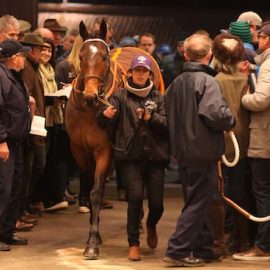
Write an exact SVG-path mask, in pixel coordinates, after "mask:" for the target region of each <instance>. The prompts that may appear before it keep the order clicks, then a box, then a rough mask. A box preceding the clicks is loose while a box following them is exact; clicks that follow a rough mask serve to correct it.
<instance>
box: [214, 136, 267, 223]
mask: <svg viewBox="0 0 270 270" xmlns="http://www.w3.org/2000/svg"><path fill="white" fill-rule="evenodd" d="M229 135H230V137H231V139H232V142H233V146H234V151H235V157H234V160H233V161H232V162H229V161H228V160H227V158H226V157H225V155H222V157H221V158H222V161H223V162H224V164H225V165H226V166H228V167H233V166H235V165H236V164H237V162H238V161H239V155H240V154H239V153H240V150H239V145H238V143H237V140H236V137H235V135H234V133H233V131H229ZM223 186H224V185H223V177H222V169H221V161H219V162H218V189H219V192H220V194H221V196H222V198H223V199H224V200H225V201H226V202H227V203H228V204H229V205H230V206H231V207H233V208H234V209H235V210H236V211H238V212H239V213H240V214H242V215H243V216H244V217H246V218H248V219H250V220H252V221H254V222H267V221H270V215H269V216H266V217H255V216H253V215H252V214H250V213H249V212H247V211H246V210H245V209H243V208H242V207H240V206H239V205H238V204H236V203H235V202H234V201H232V200H231V199H230V198H228V197H227V196H226V195H225V194H224V188H223Z"/></svg>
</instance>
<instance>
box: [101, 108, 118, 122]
mask: <svg viewBox="0 0 270 270" xmlns="http://www.w3.org/2000/svg"><path fill="white" fill-rule="evenodd" d="M116 112H117V110H116V109H115V108H114V107H111V106H109V107H107V108H106V109H105V110H104V111H103V115H104V116H106V117H107V118H110V119H112V118H113V117H114V116H115V114H116Z"/></svg>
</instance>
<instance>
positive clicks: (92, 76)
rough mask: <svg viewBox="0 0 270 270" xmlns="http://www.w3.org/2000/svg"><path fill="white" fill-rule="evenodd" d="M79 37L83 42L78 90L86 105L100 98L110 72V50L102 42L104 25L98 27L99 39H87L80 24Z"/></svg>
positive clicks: (84, 29)
mask: <svg viewBox="0 0 270 270" xmlns="http://www.w3.org/2000/svg"><path fill="white" fill-rule="evenodd" d="M80 35H81V37H82V38H83V40H84V43H83V45H82V48H81V50H80V66H81V73H80V75H79V82H78V85H79V87H78V88H79V90H81V91H82V93H83V95H84V98H85V100H86V102H87V103H88V104H93V103H96V102H97V98H98V97H102V96H103V95H104V94H105V93H104V86H105V84H106V81H107V78H108V76H109V72H110V55H109V53H110V50H109V48H108V46H107V44H106V42H105V41H104V40H103V39H104V38H105V36H106V23H105V25H104V24H103V22H102V23H101V25H100V37H99V38H89V33H88V32H87V30H86V27H85V24H84V23H83V22H81V23H80Z"/></svg>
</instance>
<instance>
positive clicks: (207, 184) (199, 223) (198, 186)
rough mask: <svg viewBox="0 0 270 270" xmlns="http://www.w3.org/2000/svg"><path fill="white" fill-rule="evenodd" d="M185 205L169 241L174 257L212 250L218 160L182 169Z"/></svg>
mask: <svg viewBox="0 0 270 270" xmlns="http://www.w3.org/2000/svg"><path fill="white" fill-rule="evenodd" d="M180 178H181V180H182V188H183V195H184V202H185V205H184V208H183V209H182V213H181V214H180V215H179V218H178V220H177V224H176V230H175V232H174V233H173V234H172V236H171V237H170V239H169V241H168V249H167V256H169V257H171V258H174V259H181V258H184V257H187V256H189V255H190V253H191V252H192V253H193V255H195V256H197V257H207V256H211V255H212V254H213V251H212V249H213V236H212V226H211V218H210V217H211V205H212V201H213V194H214V190H215V185H216V182H217V162H213V163H210V164H207V165H202V166H186V167H181V169H180Z"/></svg>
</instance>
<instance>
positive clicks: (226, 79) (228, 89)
mask: <svg viewBox="0 0 270 270" xmlns="http://www.w3.org/2000/svg"><path fill="white" fill-rule="evenodd" d="M216 79H217V80H218V81H219V82H220V84H221V88H222V92H223V95H224V97H225V99H226V101H227V103H228V105H229V108H230V110H231V111H232V114H233V115H234V117H235V121H236V125H235V127H234V128H233V131H234V134H235V136H236V139H237V142H238V144H239V148H240V158H244V157H246V156H247V150H248V143H249V122H250V117H249V112H248V111H247V110H246V109H245V108H244V107H243V106H242V104H241V98H242V96H243V95H244V94H245V93H246V91H247V76H246V75H244V74H242V73H234V74H226V73H223V72H219V73H218V75H217V76H216ZM225 145H226V150H225V155H226V157H227V158H228V159H229V160H232V159H233V158H234V156H235V153H234V147H233V144H232V140H231V139H230V138H229V135H228V134H225Z"/></svg>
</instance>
